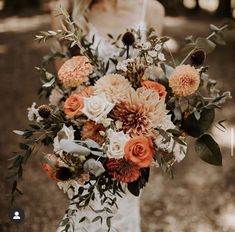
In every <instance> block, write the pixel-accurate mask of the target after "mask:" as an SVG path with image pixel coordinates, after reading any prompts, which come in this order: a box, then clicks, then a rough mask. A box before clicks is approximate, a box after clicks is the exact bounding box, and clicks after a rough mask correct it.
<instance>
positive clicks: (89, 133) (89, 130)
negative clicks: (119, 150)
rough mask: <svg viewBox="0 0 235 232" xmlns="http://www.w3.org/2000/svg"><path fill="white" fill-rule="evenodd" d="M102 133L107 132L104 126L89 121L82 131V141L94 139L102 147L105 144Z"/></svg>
mask: <svg viewBox="0 0 235 232" xmlns="http://www.w3.org/2000/svg"><path fill="white" fill-rule="evenodd" d="M100 131H105V127H104V126H103V125H102V124H99V123H97V124H96V123H95V122H93V121H87V122H86V123H85V125H84V126H83V128H82V131H81V137H82V140H86V139H92V140H94V141H95V142H96V143H98V144H100V145H102V144H103V143H104V142H105V138H104V137H103V136H101V135H100Z"/></svg>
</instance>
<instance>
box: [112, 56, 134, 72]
mask: <svg viewBox="0 0 235 232" xmlns="http://www.w3.org/2000/svg"><path fill="white" fill-rule="evenodd" d="M133 60H134V59H126V60H122V61H119V62H118V64H117V66H116V69H117V70H121V71H123V72H126V71H127V66H128V64H129V63H131V62H133Z"/></svg>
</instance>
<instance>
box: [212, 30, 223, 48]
mask: <svg viewBox="0 0 235 232" xmlns="http://www.w3.org/2000/svg"><path fill="white" fill-rule="evenodd" d="M213 40H214V41H215V43H217V44H219V45H222V46H225V45H226V41H225V38H224V35H223V34H222V33H217V34H215V36H214V38H213Z"/></svg>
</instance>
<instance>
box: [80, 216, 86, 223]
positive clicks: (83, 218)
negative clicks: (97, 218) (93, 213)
mask: <svg viewBox="0 0 235 232" xmlns="http://www.w3.org/2000/svg"><path fill="white" fill-rule="evenodd" d="M85 220H87V217H82V218H81V219H80V221H79V223H82V222H84V221H85Z"/></svg>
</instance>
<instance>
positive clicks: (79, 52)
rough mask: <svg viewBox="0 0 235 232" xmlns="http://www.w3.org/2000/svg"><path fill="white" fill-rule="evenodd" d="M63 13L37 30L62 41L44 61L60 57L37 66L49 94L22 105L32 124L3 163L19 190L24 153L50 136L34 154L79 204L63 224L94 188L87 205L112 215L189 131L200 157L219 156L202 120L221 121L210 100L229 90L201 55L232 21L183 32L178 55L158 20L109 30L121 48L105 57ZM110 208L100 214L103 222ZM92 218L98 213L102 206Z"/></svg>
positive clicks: (166, 164) (176, 151) (171, 159)
mask: <svg viewBox="0 0 235 232" xmlns="http://www.w3.org/2000/svg"><path fill="white" fill-rule="evenodd" d="M64 16H65V19H64V22H65V23H63V24H62V28H63V29H62V30H58V31H48V32H42V33H41V34H40V35H38V36H36V39H37V40H39V41H42V40H46V39H48V38H51V37H53V38H54V37H55V38H57V39H58V40H59V41H60V44H62V46H63V48H62V49H60V51H56V52H55V51H54V52H53V55H52V56H50V57H47V61H48V60H52V58H55V57H56V58H58V57H61V58H62V60H63V64H62V65H61V66H60V68H59V70H58V73H56V74H52V73H50V72H48V71H47V70H46V69H45V68H44V67H41V68H37V70H38V71H39V73H40V76H41V80H42V88H41V90H40V94H41V95H45V96H48V97H49V103H45V104H44V105H37V104H36V103H33V105H32V106H31V107H30V108H28V119H29V121H30V124H29V128H28V129H26V130H24V131H14V132H15V133H16V134H18V135H21V136H22V137H23V138H24V141H23V142H22V143H20V148H21V152H17V153H15V155H14V156H13V157H12V158H11V161H12V165H11V166H10V167H9V168H10V177H12V178H13V180H14V181H13V188H12V193H13V198H14V194H15V193H17V192H18V193H21V192H20V190H19V188H18V181H17V180H18V179H19V178H21V177H22V174H23V167H24V165H25V163H26V162H27V160H28V158H29V157H30V155H31V154H32V153H35V151H36V150H37V148H38V147H39V146H40V145H44V146H49V152H48V149H47V152H46V153H41V152H40V154H39V155H40V157H41V165H42V167H43V169H44V170H45V172H46V173H47V175H48V177H49V178H50V179H51V180H52V181H55V182H57V184H58V186H59V188H60V189H62V190H63V191H64V192H65V193H67V194H68V196H69V198H70V199H72V201H71V202H72V204H76V207H77V209H75V210H67V217H65V219H64V220H63V221H62V226H64V227H65V231H66V230H68V229H69V227H70V224H69V218H70V217H71V215H72V214H73V213H74V211H76V210H81V209H83V208H84V207H87V206H89V204H90V202H91V201H93V200H94V199H95V198H98V199H100V201H101V204H102V205H104V207H103V208H102V209H93V210H94V211H95V212H96V213H97V214H98V215H99V213H102V212H104V211H105V212H107V213H110V215H112V206H115V205H116V201H117V197H121V196H122V195H123V194H125V191H124V187H125V186H127V188H128V190H129V191H130V192H131V193H133V194H134V195H136V196H138V195H139V193H140V189H142V188H143V187H144V186H145V185H146V183H147V182H148V178H149V169H150V167H155V168H158V169H161V170H162V172H163V173H168V174H170V175H171V176H172V175H173V172H172V168H173V166H174V165H175V164H177V163H178V162H180V161H182V160H183V159H184V157H185V155H186V151H187V148H188V145H187V140H188V138H189V137H192V138H194V139H195V150H196V152H197V153H198V155H199V157H200V158H201V159H202V160H203V161H205V162H207V163H209V164H213V165H222V155H221V151H220V148H219V145H218V144H217V143H216V142H215V140H214V139H213V137H212V136H211V135H210V133H209V132H208V130H209V129H210V128H211V126H212V125H213V124H216V123H218V125H219V126H220V127H223V125H222V122H215V110H216V109H218V108H221V107H222V104H223V103H224V102H225V101H226V100H227V99H229V98H230V93H229V92H221V91H220V90H219V89H217V88H216V81H214V80H212V79H210V78H209V76H208V74H207V71H208V67H206V66H205V65H204V61H205V58H206V54H207V53H209V52H211V51H212V50H213V49H214V48H215V46H216V44H217V43H221V38H222V32H223V31H224V30H225V29H229V27H231V25H230V24H225V25H223V26H222V27H216V26H214V25H212V26H211V29H212V34H211V35H210V36H209V37H207V38H193V37H188V38H187V41H188V43H187V45H186V47H185V48H184V51H183V53H184V54H185V55H184V58H183V59H182V58H177V59H176V58H174V57H173V55H172V54H171V53H170V51H169V50H168V49H167V46H166V42H167V40H168V38H167V37H158V36H157V35H156V34H155V32H154V30H150V31H149V32H148V34H147V38H146V41H144V42H143V38H141V33H140V32H139V31H136V30H129V31H127V32H126V33H125V34H124V35H122V36H119V37H118V38H116V39H114V38H113V37H112V36H111V35H109V37H110V40H112V41H113V42H112V46H113V47H115V50H116V51H117V50H118V51H119V54H118V55H117V54H115V55H114V56H112V57H108V59H107V60H105V59H101V58H100V57H99V47H94V41H95V37H93V38H87V37H86V36H84V35H83V33H82V31H81V30H80V28H78V27H76V26H75V25H74V23H73V22H72V21H71V20H70V18H69V16H68V15H67V14H66V12H64ZM67 45H68V46H69V48H68V46H67ZM117 207H118V205H117ZM111 217H112V216H110V217H108V218H107V220H106V223H107V225H108V227H109V228H110V227H111ZM85 220H86V217H83V218H81V220H80V222H83V221H85ZM97 220H100V221H101V223H102V217H101V216H97V217H96V218H94V220H93V221H97Z"/></svg>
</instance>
